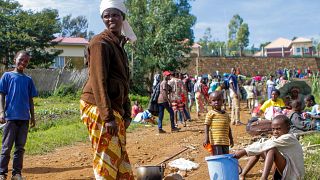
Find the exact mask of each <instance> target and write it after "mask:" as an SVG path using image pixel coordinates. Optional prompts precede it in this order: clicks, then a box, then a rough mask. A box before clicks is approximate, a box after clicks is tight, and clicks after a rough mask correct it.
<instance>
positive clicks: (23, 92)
mask: <svg viewBox="0 0 320 180" xmlns="http://www.w3.org/2000/svg"><path fill="white" fill-rule="evenodd" d="M29 61H30V55H29V53H28V52H26V51H19V52H18V53H17V54H16V55H15V57H14V63H15V65H16V67H15V69H14V70H13V71H11V72H5V73H4V74H3V75H2V77H1V80H0V123H1V124H4V123H6V124H5V125H4V128H3V134H2V152H1V157H0V179H6V177H7V173H8V164H9V161H10V155H11V149H12V146H13V145H14V146H15V151H14V153H13V165H12V166H13V167H12V178H11V179H22V176H21V171H22V167H23V155H24V151H25V149H24V146H25V144H26V141H27V135H28V129H29V123H30V127H31V128H32V127H34V126H35V118H34V104H33V97H35V96H37V95H38V93H37V91H36V88H35V86H34V83H33V81H32V79H31V77H30V76H27V75H25V74H24V73H23V71H24V69H25V68H26V67H27V66H28V63H29Z"/></svg>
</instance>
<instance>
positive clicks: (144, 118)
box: [133, 110, 156, 124]
mask: <svg viewBox="0 0 320 180" xmlns="http://www.w3.org/2000/svg"><path fill="white" fill-rule="evenodd" d="M155 118H156V117H155V116H153V115H152V114H151V113H150V112H149V110H145V111H143V112H139V113H138V114H137V115H136V117H135V118H134V119H133V122H136V123H151V124H156V121H155Z"/></svg>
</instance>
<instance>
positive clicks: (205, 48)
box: [199, 27, 212, 56]
mask: <svg viewBox="0 0 320 180" xmlns="http://www.w3.org/2000/svg"><path fill="white" fill-rule="evenodd" d="M211 38H212V35H211V28H210V27H208V28H206V30H205V31H204V35H203V37H202V38H200V40H199V44H200V45H201V47H202V48H201V51H202V52H201V54H203V55H204V56H209V55H211V49H210V48H209V43H211Z"/></svg>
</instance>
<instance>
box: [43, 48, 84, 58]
mask: <svg viewBox="0 0 320 180" xmlns="http://www.w3.org/2000/svg"><path fill="white" fill-rule="evenodd" d="M85 47H86V46H85V45H56V46H55V47H50V48H48V51H51V50H63V52H62V53H61V54H60V55H59V56H71V57H84V50H85Z"/></svg>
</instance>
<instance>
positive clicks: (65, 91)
mask: <svg viewBox="0 0 320 180" xmlns="http://www.w3.org/2000/svg"><path fill="white" fill-rule="evenodd" d="M76 94H77V89H76V88H75V86H74V84H61V85H60V86H59V88H58V89H56V90H55V91H54V93H53V95H54V96H57V97H65V96H74V97H75V96H76Z"/></svg>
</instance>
